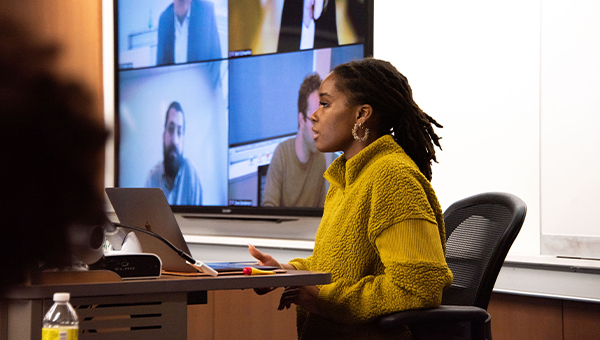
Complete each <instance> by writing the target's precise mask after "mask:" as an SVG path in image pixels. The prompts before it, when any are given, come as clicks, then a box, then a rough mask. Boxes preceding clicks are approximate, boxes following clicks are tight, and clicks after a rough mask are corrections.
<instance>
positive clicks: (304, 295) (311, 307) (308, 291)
mask: <svg viewBox="0 0 600 340" xmlns="http://www.w3.org/2000/svg"><path fill="white" fill-rule="evenodd" d="M319 291H320V289H319V287H317V286H300V287H287V288H286V289H285V290H284V291H283V294H282V295H281V299H280V300H279V307H277V309H278V310H282V309H284V308H290V306H291V305H292V303H295V304H297V305H298V306H300V307H302V308H304V309H306V310H307V311H309V312H311V313H313V314H317V315H318V314H319V306H318V304H317V300H318V297H319Z"/></svg>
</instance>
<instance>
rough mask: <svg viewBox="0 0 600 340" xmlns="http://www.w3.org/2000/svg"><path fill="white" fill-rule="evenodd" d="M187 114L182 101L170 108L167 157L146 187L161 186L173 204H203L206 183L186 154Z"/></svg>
mask: <svg viewBox="0 0 600 340" xmlns="http://www.w3.org/2000/svg"><path fill="white" fill-rule="evenodd" d="M184 137H185V115H184V114H183V109H182V108H181V105H180V104H179V103H178V102H172V103H171V105H169V108H168V109H167V116H166V118H165V131H164V132H163V154H164V159H163V161H162V162H159V163H158V164H157V165H156V166H154V168H152V170H151V171H150V174H149V176H148V179H147V180H146V187H152V188H161V189H162V191H163V192H164V193H165V196H166V197H167V201H169V204H171V205H202V186H201V185H200V178H199V177H198V174H197V173H196V168H195V167H194V165H193V164H192V163H191V161H190V160H188V159H187V158H184V157H183V145H184Z"/></svg>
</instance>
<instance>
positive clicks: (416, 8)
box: [374, 0, 540, 255]
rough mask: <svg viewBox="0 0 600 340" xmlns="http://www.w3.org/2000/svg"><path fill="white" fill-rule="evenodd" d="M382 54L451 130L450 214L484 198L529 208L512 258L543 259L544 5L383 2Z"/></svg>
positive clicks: (445, 159)
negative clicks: (507, 198)
mask: <svg viewBox="0 0 600 340" xmlns="http://www.w3.org/2000/svg"><path fill="white" fill-rule="evenodd" d="M374 44H375V46H374V56H375V57H376V58H381V59H386V60H389V61H390V62H391V63H392V64H394V65H395V66H396V67H397V68H398V70H399V71H400V72H402V73H403V74H404V75H405V76H406V77H407V78H408V80H409V82H410V84H411V87H412V89H413V94H414V97H415V100H416V102H417V103H418V104H419V106H420V107H421V109H423V110H424V111H425V112H427V113H428V114H430V115H431V116H432V117H434V118H435V119H436V120H437V121H438V122H439V123H441V124H442V125H444V128H443V129H438V130H437V131H438V134H439V135H440V136H442V140H441V143H442V148H443V151H441V152H439V155H438V161H439V164H435V165H434V167H433V181H432V184H433V186H434V188H435V190H436V192H437V194H438V197H439V199H440V203H441V204H442V207H443V208H444V209H445V208H446V207H448V206H449V205H450V204H452V203H453V202H454V201H457V200H459V199H461V198H464V197H467V196H470V195H473V194H476V193H480V192H485V191H506V192H510V193H513V194H515V195H517V196H519V197H521V198H522V199H523V200H524V201H525V202H526V203H527V205H528V214H527V218H526V221H525V225H524V227H523V229H522V231H521V233H520V235H519V237H518V238H517V240H516V242H515V244H514V245H513V248H512V252H513V253H519V254H530V255H531V254H539V252H540V246H539V244H540V219H539V216H540V200H539V192H540V180H539V160H540V157H539V155H540V152H539V138H540V137H539V100H540V99H539V79H540V72H539V54H540V2H539V1H523V0H511V1H493V2H492V1H477V0H471V1H464V0H463V1H443V0H439V1H431V0H424V1H376V2H375V38H374Z"/></svg>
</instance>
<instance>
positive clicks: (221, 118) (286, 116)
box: [114, 0, 373, 216]
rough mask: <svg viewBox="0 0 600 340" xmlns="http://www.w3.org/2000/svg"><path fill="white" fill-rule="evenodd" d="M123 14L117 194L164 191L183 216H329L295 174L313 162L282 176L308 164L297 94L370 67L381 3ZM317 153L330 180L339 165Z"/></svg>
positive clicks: (151, 8) (261, 1)
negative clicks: (353, 67)
mask: <svg viewBox="0 0 600 340" xmlns="http://www.w3.org/2000/svg"><path fill="white" fill-rule="evenodd" d="M114 9H115V16H114V17H115V106H116V107H115V112H116V117H115V183H114V185H115V186H118V187H146V186H152V187H160V188H162V189H163V191H164V192H165V195H166V196H167V199H168V201H169V204H170V205H171V207H172V208H173V211H174V212H189V213H192V212H197V213H218V214H222V213H227V214H264V215H298V216H319V215H320V214H321V213H322V201H323V200H324V196H323V195H324V193H325V190H321V189H320V188H316V189H315V187H316V186H315V185H311V184H312V183H313V182H315V180H314V178H315V176H314V174H313V175H310V176H304V173H305V172H304V170H301V172H300V173H299V172H298V169H303V168H302V166H303V165H304V164H306V162H302V161H300V162H299V163H298V164H297V165H298V166H297V167H296V170H294V171H295V172H294V171H292V172H287V173H286V172H285V171H284V170H281V168H282V167H286V166H287V165H288V164H290V163H289V162H292V161H291V160H290V157H291V158H293V155H294V154H295V153H294V151H296V152H297V153H298V154H296V156H297V158H296V160H300V159H299V158H302V157H304V158H303V161H307V158H306V155H307V153H306V152H304V153H302V152H301V151H297V150H296V148H297V147H296V144H297V143H296V142H295V141H296V139H298V138H302V135H303V134H302V127H301V126H303V125H302V124H301V122H300V120H301V119H304V118H303V117H302V116H301V115H300V114H299V113H300V110H301V109H300V107H301V106H302V105H301V104H300V103H299V93H300V88H301V84H303V82H305V79H308V78H310V77H311V76H314V75H315V74H316V75H318V76H319V77H320V78H325V76H326V75H327V74H328V73H329V72H330V71H331V70H332V69H333V68H334V67H335V66H336V65H338V64H340V63H344V62H347V61H350V60H353V59H361V58H363V57H365V56H370V55H372V52H373V0H337V1H334V0H229V1H228V0H144V1H140V0H114ZM310 100H312V99H310ZM302 101H303V102H304V103H305V104H304V106H306V103H307V102H309V99H308V98H307V99H304V100H302ZM316 105H318V103H317V104H316ZM308 107H309V108H310V107H311V105H310V104H308ZM311 113H312V112H308V116H310V114H311ZM286 142H287V143H286ZM303 143H305V144H301V146H300V147H299V148H301V149H302V148H304V147H305V146H306V145H308V144H306V143H308V142H307V141H304V140H303ZM280 144H281V146H280ZM284 145H287V149H286V150H287V151H286V152H284V151H278V152H276V149H277V148H278V146H279V149H280V150H284ZM302 145H303V146H302ZM303 150H304V149H303ZM313 151H314V150H313ZM313 151H310V152H308V155H309V157H308V159H309V160H311V162H312V160H313V159H316V161H314V162H313V163H315V164H316V163H318V164H319V167H320V168H319V169H320V170H319V171H320V173H319V174H318V176H317V177H319V178H322V172H323V171H324V169H325V167H326V166H327V165H328V164H329V163H330V162H331V161H332V160H333V159H334V158H335V157H336V156H337V155H335V154H320V153H319V152H318V151H316V153H314V152H313ZM300 154H302V155H303V156H301V155H300ZM274 155H275V156H274ZM283 155H287V156H286V157H288V158H284V156H283ZM274 159H275V162H273V161H274ZM317 160H318V161H317ZM286 162H288V163H286ZM272 163H276V164H277V165H272ZM313 163H311V164H313ZM323 164H325V165H323ZM305 170H306V171H311V170H310V169H305ZM277 171H280V173H279V175H278V176H279V177H277V178H278V179H277V180H275V179H274V178H276V177H275V176H276V175H275V174H276V172H277ZM290 173H291V174H296V175H294V176H290ZM292 177H293V178H292ZM281 181H287V182H289V183H293V184H292V185H291V187H293V189H289V190H287V191H285V189H283V188H284V186H283V185H282V184H281ZM302 181H304V182H302ZM273 183H277V185H279V187H278V188H279V189H277V190H280V191H283V192H280V193H279V194H280V195H279V196H280V197H279V201H278V202H275V201H273V200H271V199H270V197H271V196H268V195H269V194H268V193H270V192H272V191H273V190H274V189H273V188H274V187H275V184H273ZM324 185H325V186H327V183H325V184H324ZM287 187H290V185H288V186H287ZM308 188H310V190H312V191H306V190H309V189H308ZM303 190H304V191H303ZM292 191H293V192H292ZM266 195H267V196H268V197H269V198H268V199H267V198H265V197H267V196H266ZM298 195H300V196H302V198H300V199H296V198H297V197H296V196H298ZM284 196H285V198H286V199H287V201H286V199H284V198H282V197H284ZM322 196H323V197H322ZM290 197H291V198H290ZM313 198H314V199H313Z"/></svg>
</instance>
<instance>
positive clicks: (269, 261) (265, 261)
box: [248, 244, 296, 270]
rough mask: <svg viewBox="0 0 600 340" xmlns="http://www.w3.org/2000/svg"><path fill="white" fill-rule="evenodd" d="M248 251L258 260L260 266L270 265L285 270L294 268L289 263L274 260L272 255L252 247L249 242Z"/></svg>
mask: <svg viewBox="0 0 600 340" xmlns="http://www.w3.org/2000/svg"><path fill="white" fill-rule="evenodd" d="M248 251H249V252H250V255H252V257H254V258H255V259H257V260H258V264H259V265H261V266H272V267H278V268H281V269H287V270H295V269H296V268H294V266H292V265H291V264H288V263H279V262H277V260H275V259H274V258H273V256H271V255H269V254H267V253H263V252H261V251H259V250H258V249H256V248H254V246H253V245H251V244H249V245H248Z"/></svg>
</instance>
